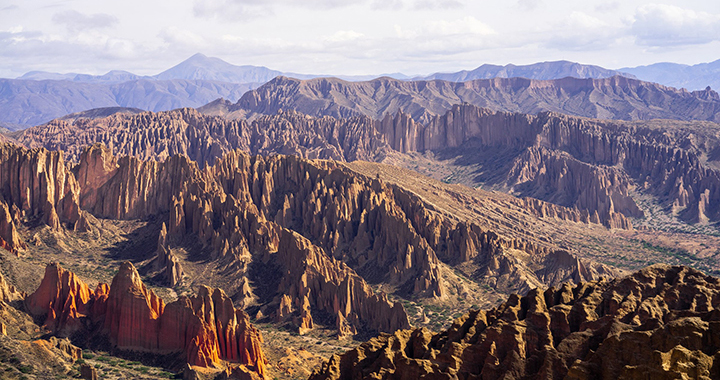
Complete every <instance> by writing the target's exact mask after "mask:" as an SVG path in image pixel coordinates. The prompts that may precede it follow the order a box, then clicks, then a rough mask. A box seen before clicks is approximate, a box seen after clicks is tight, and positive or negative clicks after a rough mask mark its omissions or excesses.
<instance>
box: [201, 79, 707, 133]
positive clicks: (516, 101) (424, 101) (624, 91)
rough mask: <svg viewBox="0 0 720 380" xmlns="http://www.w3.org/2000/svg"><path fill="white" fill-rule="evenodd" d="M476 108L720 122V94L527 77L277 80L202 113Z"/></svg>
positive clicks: (427, 115) (376, 114)
mask: <svg viewBox="0 0 720 380" xmlns="http://www.w3.org/2000/svg"><path fill="white" fill-rule="evenodd" d="M462 103H470V104H473V105H476V106H480V107H486V108H490V109H492V110H496V111H509V112H521V113H529V114H536V113H538V112H541V111H553V112H560V113H564V114H568V115H573V116H584V117H592V118H599V119H621V120H648V119H677V120H709V121H715V122H719V121H720V96H719V95H718V93H717V92H715V91H711V90H704V91H695V92H688V91H685V90H677V89H674V88H671V87H666V86H662V85H658V84H655V83H650V82H643V81H640V80H637V79H631V78H626V77H622V76H615V77H612V78H604V79H578V78H563V79H555V80H534V79H524V78H495V79H478V80H473V81H468V82H462V83H458V82H450V81H442V80H432V81H412V82H407V81H399V80H395V79H391V78H378V79H375V80H372V81H367V82H346V81H342V80H339V79H336V78H318V79H311V80H305V81H301V80H297V79H292V78H286V77H277V78H275V79H273V80H272V81H270V82H268V83H266V84H264V85H262V86H260V87H259V88H257V89H255V90H253V91H248V92H247V93H245V94H244V95H243V96H242V97H241V98H240V100H239V101H238V102H237V103H236V104H234V105H229V106H228V105H227V103H223V102H220V103H218V102H214V103H213V104H209V105H207V106H206V107H202V108H200V110H201V112H206V113H208V114H212V115H223V116H226V117H235V118H241V117H253V116H255V115H261V114H266V115H267V114H274V113H276V112H278V111H279V110H296V111H299V112H302V113H305V114H308V115H311V116H324V115H327V116H334V117H343V118H346V117H352V116H359V115H365V116H369V117H371V118H374V119H381V118H383V117H384V115H386V114H388V113H389V114H395V113H396V112H398V111H400V110H401V111H403V112H404V113H406V114H409V115H411V116H412V118H413V119H415V120H417V121H420V122H422V123H427V122H429V121H430V120H431V119H432V118H434V117H435V116H437V115H441V114H443V113H445V112H446V111H447V110H449V109H450V108H452V106H453V105H455V104H462Z"/></svg>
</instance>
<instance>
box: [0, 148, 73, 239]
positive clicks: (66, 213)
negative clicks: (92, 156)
mask: <svg viewBox="0 0 720 380" xmlns="http://www.w3.org/2000/svg"><path fill="white" fill-rule="evenodd" d="M0 189H1V190H0V191H1V192H2V197H3V198H4V201H5V203H6V205H7V207H9V208H12V207H17V209H18V211H19V212H18V214H19V215H18V217H21V218H28V219H33V218H40V221H41V222H42V223H45V224H47V225H48V226H50V227H52V228H54V229H59V228H60V224H61V223H65V224H68V225H70V226H74V224H75V222H76V221H77V220H78V218H79V217H80V207H79V202H78V196H79V188H78V184H77V181H75V178H74V177H73V176H72V175H71V173H70V170H69V169H68V168H67V167H66V166H65V162H64V160H63V153H62V152H49V151H47V150H45V149H32V150H27V149H18V148H17V147H16V146H15V145H12V144H8V143H3V144H0ZM7 236H8V235H5V236H2V238H3V239H5V240H6V242H7V239H6V237H7ZM10 239H11V240H12V238H10Z"/></svg>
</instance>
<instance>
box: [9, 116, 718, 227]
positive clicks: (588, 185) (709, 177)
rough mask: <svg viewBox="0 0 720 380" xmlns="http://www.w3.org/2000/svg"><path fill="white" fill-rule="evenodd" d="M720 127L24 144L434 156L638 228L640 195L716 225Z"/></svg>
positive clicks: (175, 135)
mask: <svg viewBox="0 0 720 380" xmlns="http://www.w3.org/2000/svg"><path fill="white" fill-rule="evenodd" d="M663 129H664V130H667V131H666V132H664V133H663V132H662V130H663ZM719 130H720V129H719V128H718V127H717V124H715V123H709V122H692V123H684V122H672V121H652V122H650V121H648V122H620V121H601V120H594V119H583V118H576V117H570V116H564V115H560V114H556V113H541V114H539V115H526V114H512V113H505V112H493V111H489V110H487V109H482V108H477V107H474V106H470V105H462V106H454V107H452V109H451V110H450V111H448V112H446V113H445V114H443V115H442V116H438V117H434V118H433V119H432V120H431V121H430V122H428V123H427V124H420V123H418V122H416V121H415V120H413V118H412V117H410V115H408V114H406V113H403V112H399V113H397V114H396V115H394V116H390V115H386V116H385V117H384V118H383V119H382V120H377V121H376V120H372V119H370V118H367V117H353V118H350V119H334V118H329V117H322V118H313V117H307V116H304V115H302V114H298V113H295V112H281V113H278V114H276V115H272V116H262V117H260V118H258V119H256V120H254V121H252V122H247V121H244V120H223V119H220V118H216V117H208V116H203V115H200V114H199V113H198V112H196V111H193V110H188V109H184V110H178V111H173V112H168V113H157V114H151V113H147V114H142V115H135V116H123V115H115V116H111V117H108V118H104V119H98V120H89V119H79V120H76V121H75V122H73V123H67V122H64V121H53V122H52V123H49V124H47V125H45V126H41V127H36V128H31V129H29V130H27V131H25V132H24V133H23V134H22V135H21V136H19V137H18V140H19V141H20V142H22V143H23V144H25V145H26V146H29V147H39V146H43V147H46V148H48V149H60V150H64V151H66V152H67V153H68V154H69V156H70V157H71V158H72V159H73V160H78V159H79V157H80V153H81V151H82V149H83V148H82V147H83V146H85V145H89V144H93V143H95V142H102V143H104V144H106V145H107V146H109V147H111V148H112V149H113V151H114V152H117V153H118V154H127V155H134V156H137V157H140V158H143V159H156V160H164V159H165V158H167V157H169V156H170V155H173V154H187V155H188V156H189V157H190V158H191V159H193V160H194V161H197V162H199V163H200V165H201V166H203V165H205V164H208V163H212V162H213V161H214V160H215V159H216V158H218V157H220V156H221V155H222V154H224V153H225V152H227V151H230V150H232V149H242V150H245V151H248V152H251V153H252V154H263V155H268V154H276V153H282V154H293V155H298V156H301V157H307V158H324V159H333V160H340V161H353V160H366V161H376V162H386V163H391V164H395V165H399V166H404V167H408V168H411V169H416V170H419V171H421V172H422V173H424V174H427V175H431V176H433V175H434V176H436V177H437V178H438V179H445V177H442V176H441V175H442V174H440V173H442V172H443V171H442V170H437V168H434V169H433V170H430V169H427V170H422V169H419V168H418V167H417V166H418V165H417V162H416V161H417V158H416V156H413V155H414V154H416V153H418V154H423V155H428V154H430V155H431V156H430V157H431V158H430V159H429V160H430V161H435V162H434V163H435V164H440V166H443V165H449V166H450V167H454V168H456V169H454V170H460V171H464V172H465V173H467V175H465V176H464V177H463V178H460V179H452V178H450V177H448V178H449V179H448V180H449V181H458V180H459V181H460V182H461V183H463V184H466V185H471V186H477V185H484V186H490V187H491V188H494V189H498V190H503V191H507V192H510V193H512V194H515V195H520V196H524V197H534V198H537V199H541V200H544V201H548V202H551V203H554V204H557V205H561V206H565V207H570V208H575V209H577V210H579V211H580V212H582V213H586V214H587V216H584V217H583V219H584V220H589V221H592V222H600V223H603V224H604V225H606V226H608V227H616V228H631V226H632V222H631V219H632V218H642V217H643V215H644V213H643V211H642V210H640V208H639V206H638V205H637V203H636V201H635V199H633V196H634V194H636V193H637V192H640V193H643V194H646V195H649V196H652V197H654V199H656V202H657V203H658V204H659V205H660V206H661V207H662V208H664V209H665V210H666V213H667V214H668V215H676V216H677V217H678V218H680V219H682V220H684V221H686V222H689V223H700V224H707V223H709V222H714V221H716V220H718V217H720V215H719V214H718V209H717V207H716V206H715V205H716V204H717V202H714V201H713V200H714V199H718V197H719V196H720V194H718V174H717V171H716V170H717V169H718V168H720V165H718V164H717V162H718V157H720V155H718V153H717V152H718V150H719V149H720V134H719V132H718V131H719ZM397 153H401V154H400V155H398V154H397ZM440 169H442V167H441V168H440Z"/></svg>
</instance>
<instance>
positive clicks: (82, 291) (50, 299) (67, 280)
mask: <svg viewBox="0 0 720 380" xmlns="http://www.w3.org/2000/svg"><path fill="white" fill-rule="evenodd" d="M95 298H96V295H95V292H93V291H92V290H90V288H89V287H88V286H87V284H85V283H84V282H83V281H82V280H80V279H79V278H77V276H75V274H74V273H72V272H69V271H66V270H65V269H63V268H62V267H60V265H58V264H57V263H51V264H49V265H48V266H47V267H46V268H45V276H44V277H43V279H42V282H41V283H40V287H39V288H38V289H37V290H36V291H35V292H34V293H33V294H31V295H29V296H28V297H27V298H26V299H25V306H26V307H27V310H28V312H29V313H30V314H31V315H33V316H41V317H42V316H45V322H44V325H45V326H46V327H47V328H48V329H50V330H53V331H55V332H60V333H61V334H63V335H64V334H69V333H72V332H74V331H76V330H78V329H80V328H82V324H81V321H80V319H81V318H83V317H87V316H89V314H90V310H91V308H92V304H93V301H94V300H95Z"/></svg>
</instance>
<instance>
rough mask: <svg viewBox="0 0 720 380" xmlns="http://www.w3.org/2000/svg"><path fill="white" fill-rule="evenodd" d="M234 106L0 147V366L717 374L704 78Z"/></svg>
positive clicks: (336, 85)
mask: <svg viewBox="0 0 720 380" xmlns="http://www.w3.org/2000/svg"><path fill="white" fill-rule="evenodd" d="M609 74H614V73H609ZM597 75H600V74H597ZM448 79H451V78H448ZM138 80H139V79H138ZM144 80H150V79H147V78H146V79H144ZM152 80H153V81H161V80H169V79H167V78H165V79H163V78H160V77H158V78H154V79H152ZM153 83H155V82H153ZM238 91H239V90H238ZM238 98H239V100H238V101H237V102H234V103H233V102H230V101H227V100H223V99H217V100H214V101H212V102H209V103H208V104H205V105H203V106H202V107H198V108H197V109H194V108H179V109H175V110H170V111H161V112H150V111H142V110H140V109H134V108H125V107H119V106H115V107H111V108H100V109H89V110H85V111H83V112H75V113H70V114H69V115H66V116H64V117H61V118H57V119H54V120H52V121H49V122H47V123H44V124H40V125H37V126H34V127H31V128H27V129H24V130H19V131H15V132H8V133H5V134H3V135H2V143H1V144H0V195H1V197H0V245H1V246H2V248H3V249H2V252H1V253H0V260H1V261H0V268H1V269H2V270H1V272H0V274H1V275H2V277H1V278H0V300H1V301H2V302H1V303H0V306H1V307H0V333H2V334H0V371H2V372H0V374H2V376H5V378H17V379H23V378H38V379H45V378H63V377H65V378H72V377H84V378H89V379H93V378H94V376H96V377H98V378H108V379H121V378H138V379H140V378H150V379H155V378H173V377H176V378H186V379H211V378H213V379H214V378H242V379H250V378H267V379H271V378H278V379H297V378H311V379H335V378H348V379H349V378H353V379H355V378H401V379H404V378H408V379H409V378H416V377H421V376H428V377H433V378H461V379H471V378H487V379H492V378H499V377H502V378H508V379H515V378H517V379H526V378H558V379H561V378H573V379H584V378H645V377H647V376H649V375H648V374H651V375H652V376H656V375H657V376H658V378H662V377H663V376H664V377H666V378H677V377H682V376H687V377H690V378H718V377H720V372H718V368H720V367H718V365H717V364H715V361H714V360H715V358H716V357H717V354H718V350H719V349H720V344H719V343H718V342H717V338H716V336H717V331H716V330H717V324H718V321H720V319H719V316H718V313H717V311H716V310H715V309H716V308H718V307H720V296H719V295H718V279H717V278H716V277H713V276H714V275H718V274H720V261H718V256H719V255H720V230H719V229H718V223H719V222H720V206H719V205H720V164H719V162H720V126H719V125H718V124H717V122H718V121H719V120H720V119H718V117H720V116H718V115H720V112H719V111H720V97H719V96H718V94H717V93H716V92H714V91H713V90H711V89H706V90H699V91H693V92H689V91H686V90H678V89H675V88H670V87H665V86H662V85H658V84H655V83H649V82H643V81H641V80H638V79H634V78H631V77H628V76H610V77H605V78H601V79H591V78H564V79H546V80H535V79H523V78H509V79H507V78H496V79H475V80H470V81H466V82H456V81H452V80H447V81H445V80H440V79H427V80H426V79H422V78H419V79H417V80H413V81H401V80H397V79H390V78H379V79H375V80H371V81H357V82H346V81H343V80H340V79H334V78H330V79H328V78H318V79H292V78H288V77H282V76H280V77H276V78H274V79H272V80H270V81H269V82H268V83H266V84H264V85H262V86H260V87H258V88H257V89H255V90H252V91H248V92H246V93H244V95H242V96H241V97H240V96H238ZM643 376H645V377H643Z"/></svg>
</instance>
